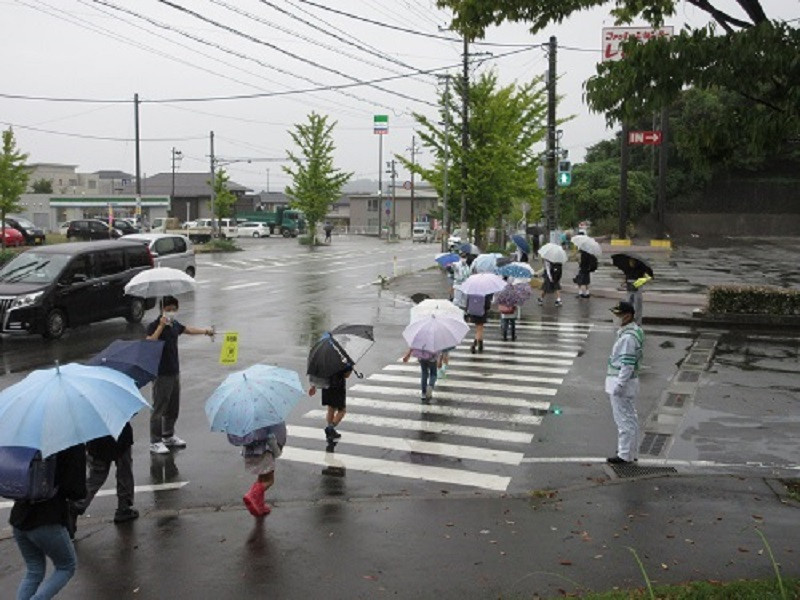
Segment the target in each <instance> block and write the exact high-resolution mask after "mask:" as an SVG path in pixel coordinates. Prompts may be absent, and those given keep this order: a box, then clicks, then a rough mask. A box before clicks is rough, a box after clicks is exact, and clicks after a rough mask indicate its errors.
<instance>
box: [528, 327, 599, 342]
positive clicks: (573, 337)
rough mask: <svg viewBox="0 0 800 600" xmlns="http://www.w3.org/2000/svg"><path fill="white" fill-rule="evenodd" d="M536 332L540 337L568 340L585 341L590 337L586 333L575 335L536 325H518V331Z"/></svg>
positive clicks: (570, 332)
mask: <svg viewBox="0 0 800 600" xmlns="http://www.w3.org/2000/svg"><path fill="white" fill-rule="evenodd" d="M520 330H522V331H535V332H537V335H539V336H555V337H556V338H565V339H567V340H576V339H580V340H582V339H584V338H586V337H588V334H586V333H575V332H572V331H564V330H561V329H547V328H543V327H536V326H535V325H517V331H520Z"/></svg>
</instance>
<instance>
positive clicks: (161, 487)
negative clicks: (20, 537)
mask: <svg viewBox="0 0 800 600" xmlns="http://www.w3.org/2000/svg"><path fill="white" fill-rule="evenodd" d="M188 483H189V482H188V481H173V482H171V483H154V484H150V485H137V486H135V487H134V488H133V491H134V493H135V494H144V493H147V492H151V493H156V492H167V491H170V490H179V489H181V488H182V487H183V486H185V485H186V484H188ZM116 494H117V488H116V487H114V488H106V489H102V490H100V491H99V492H97V496H115V495H116ZM12 506H14V502H13V501H12V502H0V509H3V508H11V507H12Z"/></svg>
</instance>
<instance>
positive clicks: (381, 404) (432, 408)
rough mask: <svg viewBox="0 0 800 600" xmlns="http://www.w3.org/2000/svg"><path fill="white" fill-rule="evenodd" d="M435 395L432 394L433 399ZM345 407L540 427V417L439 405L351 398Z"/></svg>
mask: <svg viewBox="0 0 800 600" xmlns="http://www.w3.org/2000/svg"><path fill="white" fill-rule="evenodd" d="M435 397H436V394H435V393H434V398H435ZM347 406H348V408H349V407H350V406H361V407H366V408H374V409H377V410H396V411H400V412H411V413H417V414H431V415H445V416H447V417H460V418H463V419H481V420H484V421H499V422H501V423H519V424H522V425H541V424H542V417H540V416H538V415H519V414H513V413H502V412H494V411H486V410H475V409H471V408H458V407H453V406H441V405H439V404H421V403H420V402H416V403H411V402H398V401H396V400H395V401H388V402H387V401H386V400H372V399H370V398H361V397H359V396H355V397H353V396H351V397H348V398H347Z"/></svg>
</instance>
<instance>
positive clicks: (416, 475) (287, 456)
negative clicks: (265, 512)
mask: <svg viewBox="0 0 800 600" xmlns="http://www.w3.org/2000/svg"><path fill="white" fill-rule="evenodd" d="M281 460H291V461H295V462H301V463H309V464H313V465H320V466H323V467H325V466H329V465H331V464H335V465H336V466H339V467H343V468H345V469H353V470H354V471H365V472H367V473H378V474H380V475H390V476H392V477H406V478H408V479H422V480H424V481H438V482H440V483H452V484H456V485H464V486H470V487H478V488H483V489H487V490H494V491H498V492H502V491H505V490H506V488H508V484H509V482H510V481H511V478H510V477H501V476H499V475H492V474H490V473H475V472H471V471H462V470H458V469H448V468H445V467H433V466H428V465H416V464H412V463H405V462H396V461H391V460H382V459H379V458H364V457H361V456H352V455H349V454H340V453H339V452H336V453H335V454H334V455H333V456H328V453H327V452H325V451H323V450H305V449H303V448H295V447H287V448H286V449H284V451H283V454H282V455H281Z"/></svg>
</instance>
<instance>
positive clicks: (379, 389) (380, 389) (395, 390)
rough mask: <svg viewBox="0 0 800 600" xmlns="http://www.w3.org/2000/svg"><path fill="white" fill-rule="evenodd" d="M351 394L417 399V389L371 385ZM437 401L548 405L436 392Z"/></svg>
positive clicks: (531, 406) (541, 407)
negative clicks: (411, 397)
mask: <svg viewBox="0 0 800 600" xmlns="http://www.w3.org/2000/svg"><path fill="white" fill-rule="evenodd" d="M350 391H351V392H358V393H360V394H378V395H382V396H413V397H416V398H419V396H420V392H419V388H404V387H391V386H384V385H372V384H366V383H357V384H356V385H354V386H353V387H351V388H350ZM548 391H551V392H552V394H551V395H553V396H554V395H555V394H556V390H548ZM436 399H437V400H447V401H452V402H466V403H468V404H490V405H493V406H514V407H517V408H528V409H532V410H548V409H549V408H550V403H549V402H546V401H544V400H526V399H525V398H510V397H508V396H478V395H472V394H457V393H453V392H443V391H441V390H436Z"/></svg>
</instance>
